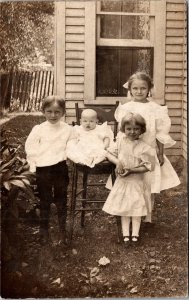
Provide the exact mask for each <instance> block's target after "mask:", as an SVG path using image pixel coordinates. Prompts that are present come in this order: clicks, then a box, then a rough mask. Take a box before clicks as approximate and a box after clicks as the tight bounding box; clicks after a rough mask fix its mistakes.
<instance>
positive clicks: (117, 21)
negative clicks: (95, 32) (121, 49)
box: [100, 15, 150, 39]
mask: <svg viewBox="0 0 189 300" xmlns="http://www.w3.org/2000/svg"><path fill="white" fill-rule="evenodd" d="M149 24H150V23H149V17H148V16H111V15H102V16H100V37H101V38H106V39H149V38H150V27H149Z"/></svg>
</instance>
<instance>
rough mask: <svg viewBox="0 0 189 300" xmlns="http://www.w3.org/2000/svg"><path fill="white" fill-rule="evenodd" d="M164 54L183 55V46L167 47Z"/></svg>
mask: <svg viewBox="0 0 189 300" xmlns="http://www.w3.org/2000/svg"><path fill="white" fill-rule="evenodd" d="M165 50H166V53H183V46H181V45H167V46H166V47H165Z"/></svg>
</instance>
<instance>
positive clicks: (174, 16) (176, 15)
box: [167, 11, 184, 21]
mask: <svg viewBox="0 0 189 300" xmlns="http://www.w3.org/2000/svg"><path fill="white" fill-rule="evenodd" d="M183 19H184V13H183V12H178V11H171V12H167V20H177V21H178V20H181V21H183Z"/></svg>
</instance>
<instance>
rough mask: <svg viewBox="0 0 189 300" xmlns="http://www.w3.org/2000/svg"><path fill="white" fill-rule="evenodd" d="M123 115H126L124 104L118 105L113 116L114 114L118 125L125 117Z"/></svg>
mask: <svg viewBox="0 0 189 300" xmlns="http://www.w3.org/2000/svg"><path fill="white" fill-rule="evenodd" d="M125 114H126V107H125V104H124V105H121V104H120V103H119V105H118V107H117V108H116V110H115V114H114V116H115V119H116V121H117V122H119V123H120V122H121V120H122V118H123V117H124V116H125Z"/></svg>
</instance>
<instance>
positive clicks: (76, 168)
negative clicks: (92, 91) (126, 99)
mask: <svg viewBox="0 0 189 300" xmlns="http://www.w3.org/2000/svg"><path fill="white" fill-rule="evenodd" d="M117 106H118V102H116V105H115V106H114V107H113V108H110V109H108V111H106V109H103V108H99V107H96V106H90V107H89V108H92V109H94V110H95V111H96V112H97V116H98V120H99V124H100V123H103V122H105V121H107V122H108V124H111V125H112V126H113V132H114V139H115V137H116V135H117V128H118V123H117V121H116V120H115V118H114V112H115V109H116V107H117ZM75 109H76V124H77V125H80V117H81V113H82V111H83V109H81V108H79V107H78V104H77V103H76V104H75ZM73 125H75V124H73ZM114 170H115V165H114V164H112V163H111V162H109V161H108V160H105V161H103V162H101V163H99V164H97V165H95V167H94V168H90V167H88V166H84V165H81V164H76V163H73V174H72V195H71V207H70V231H69V240H70V243H71V241H72V237H73V229H74V220H75V216H76V214H77V213H81V226H82V227H83V226H84V222H85V212H86V211H98V210H102V206H101V207H99V205H98V207H91V204H92V203H96V204H98V203H102V204H103V203H104V202H105V200H106V199H101V198H100V199H89V198H88V197H87V189H88V187H93V186H105V183H103V182H98V183H97V182H93V183H89V180H88V179H89V176H90V177H91V175H97V174H111V177H112V182H113V183H114V181H115V179H116V177H115V171H114ZM81 174H82V189H80V190H79V191H78V178H79V175H81ZM80 195H81V198H79V197H78V196H80ZM78 205H79V207H78ZM116 221H117V232H118V242H120V241H121V219H120V217H116Z"/></svg>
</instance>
